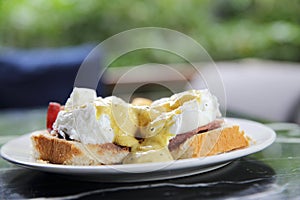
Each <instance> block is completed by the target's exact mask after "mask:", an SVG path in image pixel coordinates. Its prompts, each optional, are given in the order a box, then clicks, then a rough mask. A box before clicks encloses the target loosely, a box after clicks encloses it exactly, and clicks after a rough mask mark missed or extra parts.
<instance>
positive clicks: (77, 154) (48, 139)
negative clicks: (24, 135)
mask: <svg viewBox="0 0 300 200" xmlns="http://www.w3.org/2000/svg"><path fill="white" fill-rule="evenodd" d="M31 140H32V145H33V151H34V152H33V155H34V157H35V158H36V159H37V160H42V161H47V162H49V163H53V164H64V165H103V164H105V165H108V164H120V163H122V161H123V159H124V158H125V157H126V156H127V155H128V153H129V148H126V147H124V148H123V147H120V146H117V145H115V144H113V143H106V144H87V145H83V144H82V143H80V142H76V141H68V140H65V139H60V138H57V137H54V136H52V135H50V134H49V133H48V131H47V130H44V131H37V132H34V133H33V134H32V136H31Z"/></svg>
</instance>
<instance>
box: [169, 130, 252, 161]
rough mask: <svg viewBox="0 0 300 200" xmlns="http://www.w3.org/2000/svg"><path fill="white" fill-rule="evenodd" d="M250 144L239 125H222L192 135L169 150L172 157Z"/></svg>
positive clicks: (203, 153) (232, 148) (198, 155)
mask: <svg viewBox="0 0 300 200" xmlns="http://www.w3.org/2000/svg"><path fill="white" fill-rule="evenodd" d="M249 145H250V139H249V138H248V137H247V136H246V135H245V134H244V131H241V130H240V129H239V126H231V127H223V128H218V129H214V130H211V131H207V132H204V133H200V134H197V135H194V136H193V137H191V138H189V139H187V140H186V141H185V142H184V143H182V144H180V145H179V146H178V147H177V148H175V149H174V150H172V151H171V155H172V156H173V158H174V159H184V158H198V157H203V156H211V155H216V154H220V153H224V152H228V151H232V150H235V149H241V148H245V147H248V146H249Z"/></svg>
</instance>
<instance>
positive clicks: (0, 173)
mask: <svg viewBox="0 0 300 200" xmlns="http://www.w3.org/2000/svg"><path fill="white" fill-rule="evenodd" d="M45 112H46V111H45V110H44V109H41V110H30V111H7V112H2V113H0V143H1V145H3V144H4V143H5V142H7V141H9V140H10V139H13V138H15V137H17V136H18V135H22V134H24V133H28V132H31V131H33V130H37V129H42V128H43V127H45V123H44V119H45ZM267 125H268V126H269V127H271V128H273V129H274V130H275V131H276V133H277V139H276V141H275V142H274V143H273V144H272V145H271V146H269V147H268V148H266V149H265V150H263V151H261V152H258V153H255V154H252V155H250V156H246V157H243V158H241V159H237V160H235V161H233V162H232V163H230V164H229V165H226V166H224V167H222V168H220V169H217V170H214V171H210V172H207V173H203V174H198V175H193V176H188V177H184V178H177V179H170V180H162V181H152V182H140V183H102V182H87V181H82V180H77V179H74V178H73V179H72V177H68V176H63V175H57V174H50V173H44V172H39V171H33V170H29V169H23V168H20V167H17V166H15V165H12V164H9V163H8V162H6V161H5V160H3V159H1V160H0V167H1V169H0V182H1V186H0V191H1V192H0V197H1V199H5V198H9V199H12V198H15V199H24V198H39V197H56V198H57V199H74V198H79V197H84V198H87V199H92V198H105V199H119V198H124V197H126V198H132V199H154V198H157V199H162V198H166V199H201V198H209V199H223V198H230V199H240V198H248V199H270V198H271V199H289V198H300V191H299V190H298V187H299V185H300V181H299V180H300V168H299V166H300V152H299V143H300V128H299V126H298V125H296V124H289V123H272V124H267Z"/></svg>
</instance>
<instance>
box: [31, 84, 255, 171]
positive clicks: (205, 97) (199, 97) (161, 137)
mask: <svg viewBox="0 0 300 200" xmlns="http://www.w3.org/2000/svg"><path fill="white" fill-rule="evenodd" d="M31 140H32V145H33V152H34V157H35V158H36V159H37V160H41V161H46V162H49V163H55V164H66V165H102V164H104V165H107V164H131V163H146V162H163V161H171V160H176V159H184V158H197V157H204V156H211V155H216V154H220V153H224V152H228V151H232V150H235V149H240V148H245V147H247V146H249V144H250V139H249V138H248V137H247V136H246V135H245V133H244V131H243V130H240V128H239V126H238V125H231V124H228V123H227V122H226V121H225V120H224V119H222V118H221V113H220V111H219V104H218V102H217V98H216V97H215V96H213V95H212V94H211V93H210V92H209V90H206V89H205V90H189V91H185V92H181V93H178V94H174V95H172V96H171V97H167V98H161V99H158V100H156V101H153V102H152V101H151V100H149V99H145V98H136V99H134V100H133V101H132V103H126V102H125V101H123V100H122V99H120V98H118V97H115V96H110V97H106V98H102V97H97V95H96V92H95V91H94V90H92V89H87V88H74V90H73V92H72V93H71V95H70V97H69V99H68V100H67V102H66V104H65V105H64V106H61V105H59V104H58V103H50V104H49V107H48V114H47V130H44V131H37V132H34V133H33V134H32V136H31Z"/></svg>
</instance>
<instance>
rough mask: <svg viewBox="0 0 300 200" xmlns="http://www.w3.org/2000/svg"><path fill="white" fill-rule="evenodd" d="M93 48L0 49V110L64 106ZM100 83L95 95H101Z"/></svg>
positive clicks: (91, 46) (87, 46)
mask: <svg viewBox="0 0 300 200" xmlns="http://www.w3.org/2000/svg"><path fill="white" fill-rule="evenodd" d="M94 47H95V45H92V44H85V45H80V46H74V47H64V48H52V49H50V48H47V49H31V50H21V49H9V48H6V49H2V51H1V53H0V96H1V98H0V108H24V107H38V106H47V105H48V102H49V101H56V102H60V103H62V104H63V103H65V101H66V99H67V98H68V96H69V94H70V92H71V91H72V88H73V86H74V80H75V77H76V74H77V71H78V68H79V67H80V65H81V63H82V61H83V60H84V59H85V57H86V56H87V55H88V54H89V52H90V51H91V50H92V49H93V48H94ZM102 88H103V87H102V86H101V83H100V84H99V86H98V89H97V93H98V95H103V90H102Z"/></svg>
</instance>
